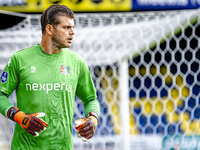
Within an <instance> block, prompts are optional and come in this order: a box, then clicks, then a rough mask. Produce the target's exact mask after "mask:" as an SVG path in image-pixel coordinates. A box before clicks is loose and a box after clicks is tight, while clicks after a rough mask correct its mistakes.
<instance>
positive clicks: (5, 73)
mask: <svg viewBox="0 0 200 150" xmlns="http://www.w3.org/2000/svg"><path fill="white" fill-rule="evenodd" d="M7 78H8V73H7V72H6V71H4V72H3V73H2V75H1V83H5V82H6V81H7Z"/></svg>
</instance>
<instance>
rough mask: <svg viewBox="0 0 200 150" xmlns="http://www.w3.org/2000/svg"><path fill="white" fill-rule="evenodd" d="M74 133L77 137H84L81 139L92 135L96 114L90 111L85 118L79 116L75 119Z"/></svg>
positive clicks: (84, 139) (95, 123) (86, 138)
mask: <svg viewBox="0 0 200 150" xmlns="http://www.w3.org/2000/svg"><path fill="white" fill-rule="evenodd" d="M75 124H76V125H77V126H75V128H76V130H77V131H76V134H77V136H78V137H84V138H83V141H85V142H86V141H87V140H88V139H90V138H91V137H93V135H94V133H95V129H96V127H97V124H98V115H97V114H96V113H95V112H90V113H89V114H88V115H87V118H80V119H78V120H76V121H75Z"/></svg>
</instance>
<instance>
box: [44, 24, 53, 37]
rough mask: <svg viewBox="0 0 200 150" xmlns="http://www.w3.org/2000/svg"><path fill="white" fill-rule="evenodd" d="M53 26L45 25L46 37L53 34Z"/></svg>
mask: <svg viewBox="0 0 200 150" xmlns="http://www.w3.org/2000/svg"><path fill="white" fill-rule="evenodd" d="M53 29H54V28H53V26H52V25H50V24H47V25H46V33H47V34H48V35H52V34H53Z"/></svg>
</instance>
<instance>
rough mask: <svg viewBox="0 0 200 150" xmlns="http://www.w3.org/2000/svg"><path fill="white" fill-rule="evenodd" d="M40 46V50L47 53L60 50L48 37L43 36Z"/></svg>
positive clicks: (55, 52)
mask: <svg viewBox="0 0 200 150" xmlns="http://www.w3.org/2000/svg"><path fill="white" fill-rule="evenodd" d="M40 46H41V48H42V50H43V51H44V52H45V53H47V54H57V53H59V52H61V51H62V48H58V47H56V46H55V45H54V44H53V42H52V40H50V39H49V38H48V37H45V36H43V37H42V40H41V43H40Z"/></svg>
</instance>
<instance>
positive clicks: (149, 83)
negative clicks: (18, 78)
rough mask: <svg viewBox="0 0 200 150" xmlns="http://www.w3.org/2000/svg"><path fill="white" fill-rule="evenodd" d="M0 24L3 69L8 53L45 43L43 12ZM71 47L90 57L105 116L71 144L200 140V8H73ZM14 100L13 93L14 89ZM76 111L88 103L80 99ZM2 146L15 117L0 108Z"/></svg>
mask: <svg viewBox="0 0 200 150" xmlns="http://www.w3.org/2000/svg"><path fill="white" fill-rule="evenodd" d="M0 13H9V14H10V15H17V16H20V15H22V17H24V20H23V21H22V22H20V23H19V24H17V25H16V26H14V27H11V28H8V29H5V30H0V73H2V70H3V68H4V66H5V64H6V63H7V62H8V60H9V58H10V56H11V55H12V54H13V53H14V52H16V51H18V50H21V49H23V48H27V47H30V46H33V45H36V44H38V43H40V40H41V28H40V15H24V14H19V13H16V14H15V13H12V12H5V11H0ZM75 16H76V17H75V29H74V30H75V36H74V39H73V40H74V41H73V44H72V47H71V48H70V50H73V51H75V52H77V53H79V54H80V55H81V56H82V57H83V58H84V59H85V60H86V62H87V63H88V65H89V68H90V71H91V75H92V78H93V80H94V84H95V87H96V90H97V96H98V100H99V103H100V109H101V117H100V120H99V124H98V127H97V130H96V132H95V135H94V138H92V139H91V140H89V141H88V142H87V143H84V142H82V141H81V139H78V138H76V137H75V130H74V125H73V129H72V132H73V135H74V150H86V149H87V150H88V149H91V150H100V149H101V150H102V149H103V150H147V149H148V150H169V149H180V150H184V149H195V148H196V149H198V148H200V145H199V143H200V124H199V117H200V106H199V104H200V94H199V92H200V69H199V67H200V66H199V65H200V50H199V47H200V40H199V37H200V10H199V9H195V10H181V11H156V12H121V13H88V14H87V13H86V14H75ZM10 99H11V101H12V102H13V103H14V104H16V101H15V96H14V95H12V96H11V97H10ZM75 102H76V105H75V114H74V119H77V118H80V117H83V114H84V107H83V104H82V102H81V101H80V100H78V98H76V100H75ZM0 120H2V121H1V122H0V149H2V150H7V149H9V148H10V142H11V139H12V134H13V126H14V124H13V122H11V121H9V120H8V119H6V118H5V117H3V116H2V115H0Z"/></svg>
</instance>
